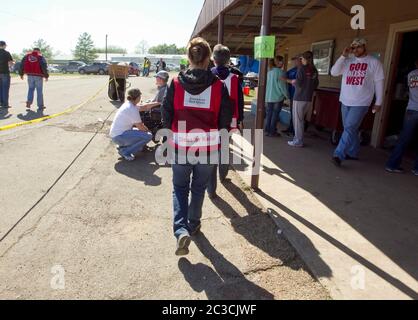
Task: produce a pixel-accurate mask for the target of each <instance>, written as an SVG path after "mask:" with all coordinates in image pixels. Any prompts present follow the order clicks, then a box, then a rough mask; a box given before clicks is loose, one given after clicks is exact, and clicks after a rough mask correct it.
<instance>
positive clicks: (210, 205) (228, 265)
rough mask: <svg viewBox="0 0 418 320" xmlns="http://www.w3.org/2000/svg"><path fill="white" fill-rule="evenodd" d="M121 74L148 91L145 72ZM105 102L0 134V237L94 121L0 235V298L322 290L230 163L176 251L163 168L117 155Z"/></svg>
mask: <svg viewBox="0 0 418 320" xmlns="http://www.w3.org/2000/svg"><path fill="white" fill-rule="evenodd" d="M67 81H68V86H67V89H68V88H72V87H75V86H76V82H77V79H68V80H67ZM131 82H132V83H133V86H138V87H140V89H141V91H143V92H144V94H145V96H144V100H146V99H149V98H151V97H152V94H153V79H142V78H139V79H137V78H134V79H133V78H131ZM86 86H87V87H88V85H86ZM96 87H97V83H96V82H95V81H93V82H92V85H91V87H90V89H91V95H93V94H94V89H95V88H96ZM87 89H88V88H84V89H83V90H87ZM72 90H75V89H72ZM56 95H58V94H56ZM51 102H53V101H51ZM80 102H82V101H80ZM114 110H115V106H114V105H113V104H112V103H110V102H109V101H108V99H107V97H106V94H105V92H102V94H101V95H99V96H98V97H97V98H96V99H95V100H94V101H92V102H91V103H89V104H88V105H86V106H84V107H83V108H81V109H80V110H78V111H76V112H75V113H73V114H71V115H68V116H63V117H60V118H56V119H54V120H51V121H48V122H45V123H41V124H37V125H33V126H30V127H25V128H18V129H16V130H12V131H8V132H3V133H0V150H1V151H0V152H1V157H2V161H1V169H2V170H0V172H1V173H0V174H1V179H0V188H1V190H2V192H1V199H0V200H1V220H0V238H2V237H3V236H4V235H5V234H6V233H7V232H8V231H9V230H11V228H12V227H13V226H14V225H15V224H16V222H17V221H18V220H19V219H20V218H21V217H22V216H23V215H24V214H25V212H27V211H28V209H30V208H31V207H32V206H33V205H34V204H35V203H36V201H37V200H38V199H39V198H40V197H41V196H42V195H43V194H44V193H45V192H46V191H47V190H48V189H49V187H50V186H51V185H52V184H53V183H54V181H55V180H56V179H57V178H58V177H59V176H60V174H61V173H62V172H63V170H64V169H65V168H67V166H68V165H69V164H70V163H71V161H73V159H74V158H75V157H76V156H77V155H78V154H79V153H80V151H81V150H82V149H83V148H84V146H85V145H86V144H87V143H88V141H89V140H90V139H91V138H92V137H93V135H94V134H95V133H96V132H97V130H99V129H100V130H99V132H98V134H97V135H96V137H95V138H94V139H93V141H92V142H91V143H90V145H89V146H88V147H87V148H86V150H85V151H84V152H83V153H82V154H81V155H80V157H79V158H78V160H77V161H76V162H75V163H74V165H73V166H72V167H71V168H70V169H69V170H68V172H67V173H66V174H65V175H64V176H63V177H62V179H60V180H59V182H58V183H57V184H56V186H55V187H54V188H53V189H52V190H51V191H50V192H49V194H48V195H47V196H46V197H45V198H44V199H43V200H42V201H41V202H40V203H39V205H37V206H36V207H35V208H34V209H33V210H32V211H31V212H30V213H29V214H28V215H27V216H26V217H25V219H23V220H22V221H21V222H20V223H19V224H17V225H16V226H15V227H14V229H12V231H11V232H10V233H9V234H8V235H7V237H6V238H5V239H4V240H3V241H1V242H0V299H184V300H187V299H328V298H329V295H328V293H327V292H326V290H325V289H324V288H323V287H322V286H321V285H320V284H319V283H318V282H317V281H316V280H315V279H314V278H313V277H312V275H311V274H310V272H309V270H308V269H307V267H306V266H305V264H304V263H303V261H302V260H301V259H300V257H299V255H298V254H297V253H296V251H295V250H294V249H293V247H292V246H291V245H290V244H289V242H288V241H287V240H286V239H285V238H284V237H283V235H279V234H278V232H277V231H278V230H277V227H276V225H275V224H274V222H273V221H272V220H271V218H270V217H269V215H267V214H266V213H265V212H264V210H263V208H262V207H261V205H260V203H259V202H258V201H257V200H256V198H255V197H254V196H253V195H252V194H251V193H250V192H249V191H248V188H246V187H245V186H244V184H243V182H242V181H241V180H240V178H239V176H238V175H237V174H235V173H233V172H231V174H230V176H229V177H230V181H228V182H227V183H226V184H225V186H221V185H220V187H219V195H220V197H219V198H218V199H217V200H214V201H213V202H212V201H210V200H209V199H208V198H206V199H205V204H204V214H203V218H204V219H203V223H202V233H201V234H199V235H198V236H196V237H195V238H194V239H193V242H192V245H191V247H190V255H189V256H186V257H184V258H181V259H179V258H178V257H176V256H175V255H174V251H175V239H174V237H173V235H172V195H171V191H172V186H171V169H170V168H169V167H160V166H158V165H156V164H155V161H154V155H153V154H152V153H144V154H143V155H142V156H141V157H140V158H139V159H138V160H137V161H135V162H133V163H126V162H121V161H120V160H118V155H117V153H116V150H115V148H114V146H113V145H112V144H111V143H110V140H109V139H108V137H107V132H108V130H109V126H110V123H111V122H110V120H112V118H110V119H109V121H105V119H106V118H107V116H108V115H109V114H111V113H112V112H114ZM102 127H103V128H102ZM101 128H102V129H101ZM56 266H58V267H59V268H60V269H61V270H63V271H64V274H63V275H64V277H63V279H65V285H64V286H63V287H61V288H59V289H57V288H54V285H53V284H54V281H55V280H56V273H55V271H54V270H55V269H53V268H54V267H56Z"/></svg>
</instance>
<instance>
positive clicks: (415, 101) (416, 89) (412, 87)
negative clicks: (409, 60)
mask: <svg viewBox="0 0 418 320" xmlns="http://www.w3.org/2000/svg"><path fill="white" fill-rule="evenodd" d="M408 87H409V103H408V110H413V111H418V69H417V70H414V71H412V72H411V73H410V74H409V75H408Z"/></svg>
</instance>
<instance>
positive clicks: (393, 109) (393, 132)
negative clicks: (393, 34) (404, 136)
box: [383, 31, 418, 149]
mask: <svg viewBox="0 0 418 320" xmlns="http://www.w3.org/2000/svg"><path fill="white" fill-rule="evenodd" d="M417 39H418V31H411V32H404V33H400V34H399V35H398V39H397V41H396V45H395V48H394V53H395V57H394V61H393V62H394V63H393V66H392V67H393V71H394V72H393V74H392V77H391V84H390V91H389V92H390V94H389V96H388V111H387V118H386V128H385V131H384V143H383V146H384V147H385V148H388V149H390V148H392V147H394V145H395V144H396V141H397V138H398V136H399V134H400V133H401V131H402V128H403V121H404V116H405V112H406V108H407V106H408V99H409V88H408V85H407V82H408V81H407V77H408V74H409V73H410V72H411V71H413V70H415V63H414V61H415V60H416V58H417V57H418V41H417ZM417 143H418V138H417V139H415V141H414V146H415V145H416V144H417Z"/></svg>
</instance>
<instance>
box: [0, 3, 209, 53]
mask: <svg viewBox="0 0 418 320" xmlns="http://www.w3.org/2000/svg"><path fill="white" fill-rule="evenodd" d="M203 2H204V0H180V1H171V0H148V1H146V0H117V1H112V2H111V1H103V0H101V1H98V0H72V1H68V0H67V1H63V0H55V1H50V0H49V1H48V0H35V1H28V0H14V1H7V2H4V3H2V5H1V7H0V40H5V41H6V42H7V43H8V50H9V51H11V52H16V53H20V52H21V51H22V49H23V48H25V47H30V46H31V44H32V43H33V41H35V40H37V39H39V38H43V39H45V40H46V41H47V42H48V43H49V44H50V45H51V46H52V47H53V48H54V50H55V51H60V52H62V53H64V54H70V53H71V50H72V49H73V48H74V47H75V45H76V43H77V38H78V36H79V35H80V34H81V33H83V32H88V33H90V34H91V35H92V37H93V40H94V42H95V44H96V46H98V47H104V46H105V35H106V34H108V35H109V44H110V45H119V46H122V47H124V48H126V49H127V50H128V51H129V52H133V51H134V49H135V47H136V46H137V45H138V43H139V42H140V41H141V40H145V41H147V42H148V43H149V45H151V46H152V45H157V44H160V43H164V42H165V43H175V44H177V45H178V46H184V45H186V44H187V41H188V40H189V38H190V35H191V34H192V31H193V28H194V26H195V24H196V20H197V18H198V15H199V13H200V10H201V8H202V5H203ZM111 3H114V4H111Z"/></svg>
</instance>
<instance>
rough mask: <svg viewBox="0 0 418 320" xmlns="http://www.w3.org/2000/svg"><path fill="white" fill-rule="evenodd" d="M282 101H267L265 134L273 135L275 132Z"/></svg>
mask: <svg viewBox="0 0 418 320" xmlns="http://www.w3.org/2000/svg"><path fill="white" fill-rule="evenodd" d="M282 108H283V101H280V102H267V104H266V127H265V130H266V134H268V135H274V134H276V133H277V123H278V122H279V118H280V112H282Z"/></svg>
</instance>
